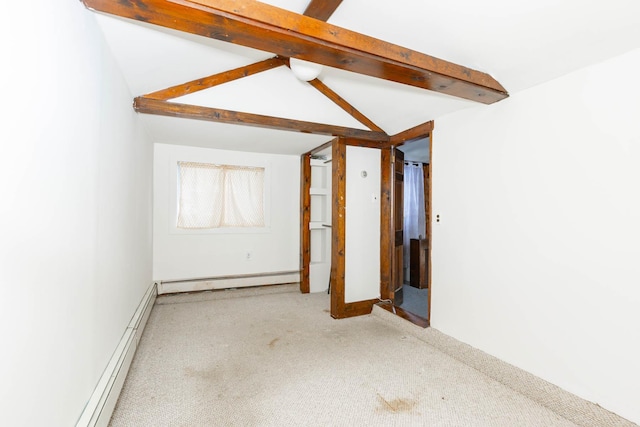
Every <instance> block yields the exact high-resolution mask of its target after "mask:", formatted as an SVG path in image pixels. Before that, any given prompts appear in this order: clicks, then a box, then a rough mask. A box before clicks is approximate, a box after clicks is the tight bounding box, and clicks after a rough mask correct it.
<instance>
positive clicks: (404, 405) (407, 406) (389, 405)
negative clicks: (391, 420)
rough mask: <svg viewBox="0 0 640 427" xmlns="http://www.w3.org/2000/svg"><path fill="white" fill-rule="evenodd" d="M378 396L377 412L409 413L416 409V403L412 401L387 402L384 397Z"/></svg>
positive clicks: (394, 400)
mask: <svg viewBox="0 0 640 427" xmlns="http://www.w3.org/2000/svg"><path fill="white" fill-rule="evenodd" d="M377 395H378V402H379V403H380V406H379V407H378V410H380V411H384V412H392V413H400V412H411V411H413V409H414V408H415V407H416V405H417V404H418V402H417V401H416V400H414V399H393V400H387V399H385V398H384V397H382V396H380V394H379V393H377Z"/></svg>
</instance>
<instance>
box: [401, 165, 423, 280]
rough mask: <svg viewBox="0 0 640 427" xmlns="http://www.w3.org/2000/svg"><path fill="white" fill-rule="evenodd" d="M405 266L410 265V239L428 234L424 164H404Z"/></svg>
mask: <svg viewBox="0 0 640 427" xmlns="http://www.w3.org/2000/svg"><path fill="white" fill-rule="evenodd" d="M403 235H404V241H403V244H404V256H403V259H404V267H405V268H407V267H409V240H410V239H418V238H422V239H424V238H425V237H426V235H427V232H426V222H425V212H424V175H423V173H422V164H420V163H411V162H409V163H405V165H404V232H403Z"/></svg>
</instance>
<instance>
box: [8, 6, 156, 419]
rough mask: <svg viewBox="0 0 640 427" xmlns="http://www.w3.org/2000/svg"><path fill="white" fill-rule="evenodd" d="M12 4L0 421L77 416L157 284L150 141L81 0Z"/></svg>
mask: <svg viewBox="0 0 640 427" xmlns="http://www.w3.org/2000/svg"><path fill="white" fill-rule="evenodd" d="M7 6H8V10H5V13H6V14H7V16H8V17H11V18H10V19H7V20H6V22H5V23H4V24H3V25H2V26H1V27H0V46H1V48H2V52H3V56H4V57H5V58H6V59H7V61H5V64H4V66H3V67H1V68H0V80H1V81H2V82H3V95H4V102H3V107H2V112H1V114H2V117H3V120H2V122H3V125H2V133H3V136H2V143H1V147H2V148H1V153H2V154H1V155H0V163H1V167H0V236H1V237H0V290H1V292H2V304H1V305H2V308H1V309H0V336H1V337H2V351H0V360H1V361H2V363H0V378H1V380H0V425H6V426H20V425H25V426H26V425H28V426H37V425H40V426H44V425H46V426H70V425H74V424H75V422H76V421H77V419H78V418H79V416H80V414H81V413H82V410H83V408H84V406H85V404H86V403H87V401H88V400H89V398H90V397H91V393H92V392H93V390H94V388H95V387H96V385H97V382H98V379H99V378H100V375H101V374H102V372H103V370H104V369H105V367H106V366H107V362H108V361H109V359H110V357H111V355H112V354H113V352H114V350H115V349H116V346H117V344H118V342H119V341H120V338H121V337H122V335H123V333H124V332H125V329H126V327H127V325H128V323H129V320H130V319H131V317H132V316H133V314H134V311H135V309H136V307H137V305H138V303H139V302H140V300H141V298H142V296H143V294H144V292H145V291H146V290H147V288H148V287H149V285H150V284H151V221H150V219H151V178H152V175H151V167H152V151H151V144H150V143H148V142H147V141H145V138H144V135H143V133H142V131H141V128H140V126H139V125H138V120H137V118H136V114H135V113H134V112H133V109H132V108H131V100H132V96H131V94H130V93H129V91H128V89H127V87H126V85H125V83H124V81H123V79H122V78H121V74H120V72H119V70H118V69H117V67H116V65H115V64H114V62H113V60H112V57H111V54H110V52H109V50H108V48H107V47H106V45H105V43H104V42H103V39H102V36H101V33H100V32H99V31H98V28H97V26H96V24H95V17H94V16H93V15H92V14H91V13H90V12H88V11H87V10H85V9H84V7H83V6H82V4H81V3H80V2H77V1H76V2H50V1H46V0H36V1H31V2H15V3H11V4H10V5H7ZM22 18H24V19H22Z"/></svg>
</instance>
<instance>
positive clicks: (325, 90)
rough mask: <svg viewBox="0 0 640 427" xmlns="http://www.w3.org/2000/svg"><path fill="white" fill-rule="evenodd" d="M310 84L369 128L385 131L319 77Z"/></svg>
mask: <svg viewBox="0 0 640 427" xmlns="http://www.w3.org/2000/svg"><path fill="white" fill-rule="evenodd" d="M309 84H310V85H311V86H313V87H314V88H316V89H318V91H319V92H320V93H322V94H323V95H324V96H326V97H327V98H329V99H330V100H331V101H333V103H335V104H336V105H337V106H338V107H340V108H342V109H343V110H344V111H346V112H347V113H348V114H349V115H350V116H351V117H353V118H354V119H356V120H357V121H359V122H360V123H362V124H363V125H365V126H366V127H368V128H369V129H371V130H373V131H376V132H384V130H382V128H380V127H379V126H378V125H376V124H375V123H373V122H372V121H371V120H369V118H368V117H367V116H365V115H364V114H362V113H361V112H360V111H358V110H357V109H356V108H355V107H354V106H353V105H351V104H349V103H348V102H347V101H345V100H344V98H342V97H341V96H340V95H338V94H337V93H335V92H334V91H333V90H331V89H330V88H329V87H328V86H327V85H325V84H324V83H322V82H321V81H320V80H318V79H313V80H310V81H309Z"/></svg>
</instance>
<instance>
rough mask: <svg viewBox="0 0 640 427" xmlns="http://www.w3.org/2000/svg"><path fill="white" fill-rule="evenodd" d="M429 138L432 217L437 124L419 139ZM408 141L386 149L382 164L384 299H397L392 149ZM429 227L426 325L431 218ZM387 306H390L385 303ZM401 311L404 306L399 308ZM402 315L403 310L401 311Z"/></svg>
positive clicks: (382, 288)
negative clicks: (394, 266) (434, 146)
mask: <svg viewBox="0 0 640 427" xmlns="http://www.w3.org/2000/svg"><path fill="white" fill-rule="evenodd" d="M426 137H428V138H429V186H428V189H427V190H428V195H427V197H428V200H429V208H428V212H425V216H426V217H427V218H429V219H431V218H432V216H433V206H432V188H433V173H432V171H433V169H432V165H433V127H432V128H431V129H430V130H429V131H428V132H427V133H426V134H424V135H421V136H419V137H417V138H414V139H418V138H426ZM405 142H408V141H402V142H398V143H397V144H395V145H392V146H391V147H385V148H382V149H381V151H382V156H381V158H382V164H381V181H382V182H381V200H380V203H381V206H380V211H381V214H380V298H381V299H382V300H387V301H393V297H394V292H393V283H392V280H391V278H392V276H391V275H392V254H393V247H394V230H393V228H394V227H393V226H394V221H393V219H394V218H393V183H394V169H393V163H394V162H393V161H392V160H393V158H392V151H393V149H394V148H398V147H400V146H402V145H404V143H405ZM426 226H427V244H428V248H427V270H428V271H427V278H428V279H427V280H428V285H429V287H428V290H427V307H428V308H427V310H428V311H427V324H426V325H424V326H429V325H430V324H431V289H432V287H433V282H432V280H431V278H432V275H431V270H432V267H431V266H432V263H431V248H432V227H431V223H430V221H429V222H428V223H427V224H426ZM384 308H387V307H386V306H384ZM398 311H400V309H398ZM398 314H400V313H398ZM406 316H407V317H406V318H407V319H409V320H411V318H412V317H415V316H412V315H410V313H406Z"/></svg>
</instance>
